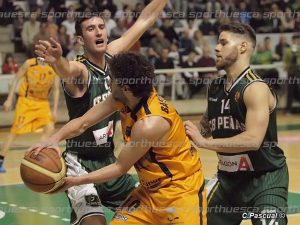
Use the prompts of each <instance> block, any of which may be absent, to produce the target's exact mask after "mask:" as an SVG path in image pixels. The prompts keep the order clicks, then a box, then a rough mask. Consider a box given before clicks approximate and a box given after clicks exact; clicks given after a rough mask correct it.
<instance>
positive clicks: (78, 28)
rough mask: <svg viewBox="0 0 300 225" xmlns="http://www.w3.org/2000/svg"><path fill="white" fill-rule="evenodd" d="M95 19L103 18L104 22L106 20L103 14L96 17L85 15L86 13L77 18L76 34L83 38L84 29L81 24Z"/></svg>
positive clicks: (91, 14) (89, 14) (90, 14)
mask: <svg viewBox="0 0 300 225" xmlns="http://www.w3.org/2000/svg"><path fill="white" fill-rule="evenodd" d="M93 17H99V18H101V19H102V20H103V21H104V19H103V17H102V16H101V14H99V15H98V14H97V15H94V14H93V13H85V12H83V14H81V15H79V16H77V18H76V21H75V32H76V35H78V36H82V27H81V24H82V23H83V22H84V21H86V20H88V19H91V18H93Z"/></svg>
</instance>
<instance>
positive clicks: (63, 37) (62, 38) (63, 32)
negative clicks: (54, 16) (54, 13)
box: [57, 25, 72, 57]
mask: <svg viewBox="0 0 300 225" xmlns="http://www.w3.org/2000/svg"><path fill="white" fill-rule="evenodd" d="M57 40H58V42H59V43H60V45H61V47H62V50H63V57H66V55H67V54H68V52H69V51H70V49H71V44H72V42H71V38H70V36H69V35H68V34H67V29H66V27H65V26H64V25H60V26H59V28H58V34H57Z"/></svg>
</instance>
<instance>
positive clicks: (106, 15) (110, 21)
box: [102, 9, 117, 37]
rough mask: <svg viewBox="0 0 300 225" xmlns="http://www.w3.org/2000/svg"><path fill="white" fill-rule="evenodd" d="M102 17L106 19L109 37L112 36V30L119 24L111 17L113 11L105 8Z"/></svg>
mask: <svg viewBox="0 0 300 225" xmlns="http://www.w3.org/2000/svg"><path fill="white" fill-rule="evenodd" d="M102 18H103V19H104V23H105V27H106V31H107V35H108V37H110V32H111V30H112V29H113V28H115V27H116V26H117V24H116V22H115V21H114V20H113V19H112V18H111V12H110V11H109V10H108V9H104V11H103V16H102Z"/></svg>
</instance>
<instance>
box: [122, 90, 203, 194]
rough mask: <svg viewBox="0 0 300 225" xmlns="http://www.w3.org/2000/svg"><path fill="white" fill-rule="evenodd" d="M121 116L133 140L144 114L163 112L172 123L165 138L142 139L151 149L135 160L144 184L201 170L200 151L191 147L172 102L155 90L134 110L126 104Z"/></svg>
mask: <svg viewBox="0 0 300 225" xmlns="http://www.w3.org/2000/svg"><path fill="white" fill-rule="evenodd" d="M120 116H121V121H122V129H123V138H124V140H125V142H128V141H130V138H131V129H132V127H133V125H134V124H135V123H136V122H137V121H138V120H141V119H143V118H145V117H149V116H161V117H163V118H165V119H166V120H168V121H170V123H171V124H172V125H171V129H170V131H169V132H168V133H167V135H165V137H164V138H163V139H161V140H159V141H158V142H156V143H148V142H146V141H144V142H142V144H145V145H146V146H149V148H150V149H149V151H148V152H147V153H146V154H145V155H144V156H143V157H142V158H141V159H140V160H139V161H138V162H137V163H136V164H135V168H136V170H137V173H138V176H139V179H140V182H141V184H142V185H143V186H144V187H145V188H147V189H149V190H155V189H157V188H159V187H162V186H164V185H166V184H167V183H169V182H170V181H172V180H180V179H184V178H185V177H188V176H190V175H192V174H193V173H194V172H196V171H198V170H200V168H201V164H200V161H199V155H198V152H197V151H196V150H195V149H194V148H192V147H191V144H190V141H189V139H188V137H187V136H186V133H185V129H184V126H183V122H182V120H181V118H180V116H179V115H178V114H177V112H176V110H175V109H174V108H173V106H172V105H171V104H169V103H168V102H167V101H166V100H164V99H163V98H162V97H160V96H158V94H157V93H156V92H153V93H152V95H151V96H150V97H149V98H148V99H147V98H146V99H142V100H141V102H140V103H139V104H138V105H137V107H136V108H135V109H134V110H132V111H130V110H129V109H128V107H125V108H124V109H123V110H122V111H121V113H120ZM157 129H159V127H158V128H157ZM132 144H134V143H132Z"/></svg>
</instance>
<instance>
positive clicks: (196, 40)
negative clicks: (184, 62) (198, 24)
mask: <svg viewBox="0 0 300 225" xmlns="http://www.w3.org/2000/svg"><path fill="white" fill-rule="evenodd" d="M193 45H194V48H195V51H196V52H197V54H198V55H202V48H203V47H204V46H206V45H208V41H207V39H206V38H205V37H204V36H203V33H202V31H201V30H196V31H195V32H194V35H193Z"/></svg>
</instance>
